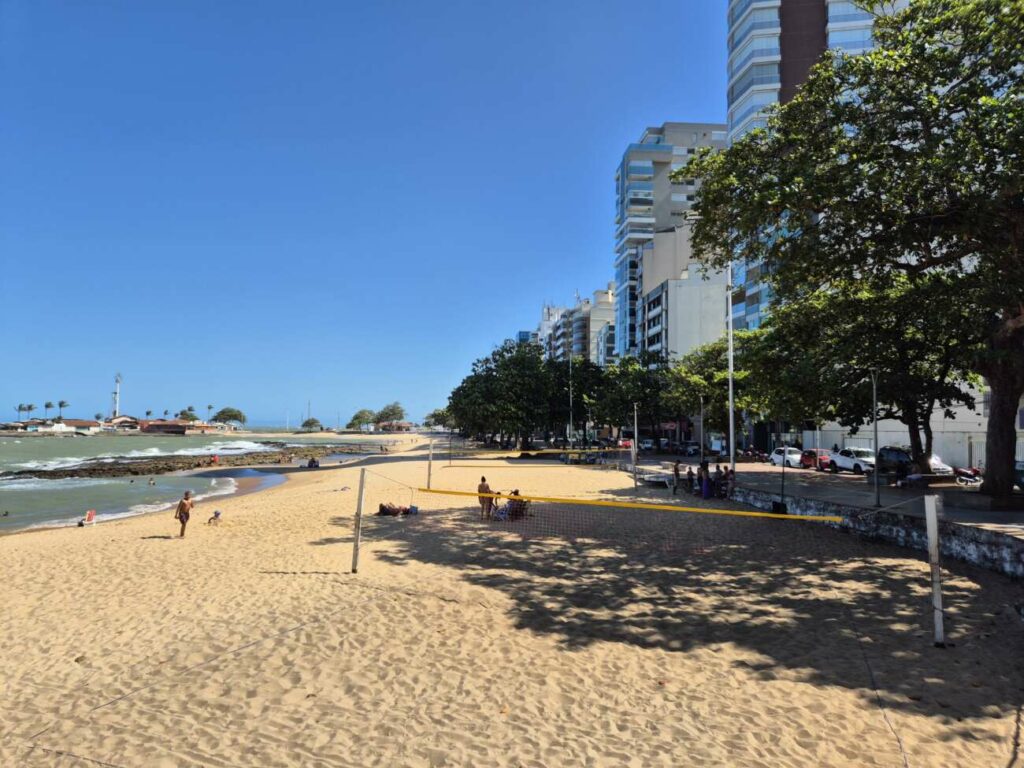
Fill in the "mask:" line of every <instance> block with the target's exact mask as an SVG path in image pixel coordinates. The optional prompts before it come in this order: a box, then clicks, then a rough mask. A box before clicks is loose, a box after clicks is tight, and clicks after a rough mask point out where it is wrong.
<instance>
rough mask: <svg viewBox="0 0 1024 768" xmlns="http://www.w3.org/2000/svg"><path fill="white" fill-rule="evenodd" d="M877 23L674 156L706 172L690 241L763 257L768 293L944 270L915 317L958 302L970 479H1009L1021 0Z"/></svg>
mask: <svg viewBox="0 0 1024 768" xmlns="http://www.w3.org/2000/svg"><path fill="white" fill-rule="evenodd" d="M871 5H872V6H873V7H880V6H881V3H878V2H873V3H871ZM874 37H875V42H876V48H875V49H874V50H872V51H870V52H868V53H866V54H864V55H860V56H844V55H842V54H831V55H830V57H829V58H828V59H827V60H826V61H825V62H824V63H822V64H820V65H818V66H816V67H815V68H814V69H813V70H812V72H811V74H810V76H809V78H808V80H807V81H806V83H805V84H804V85H803V87H802V88H801V91H800V93H799V94H798V96H797V97H796V98H795V99H793V100H792V101H791V102H790V103H789V104H787V105H786V106H784V107H781V108H780V109H779V111H778V113H777V114H776V115H775V116H774V117H773V118H772V119H770V121H769V126H768V129H767V130H762V131H754V132H752V133H751V134H748V135H747V136H746V137H744V138H743V139H741V140H739V141H737V142H735V143H734V144H733V145H732V146H731V147H730V148H729V149H728V150H726V151H724V152H721V153H716V154H707V153H703V154H702V155H699V156H698V158H697V159H696V160H695V161H694V162H693V163H692V164H691V165H690V166H689V167H688V168H687V169H686V170H685V174H686V175H687V176H689V177H695V178H697V179H698V180H699V181H700V182H701V187H700V190H699V192H698V197H697V201H696V204H695V212H696V214H698V218H697V220H696V223H695V225H694V231H693V238H692V240H693V245H694V249H695V252H696V253H697V254H698V255H701V256H703V257H704V258H705V259H707V260H708V261H709V262H710V263H712V264H714V265H716V266H721V265H722V264H723V263H724V261H725V260H726V259H728V258H731V257H738V258H742V259H746V260H749V261H751V262H759V261H763V263H764V265H765V275H764V276H765V279H767V280H768V281H769V282H770V283H771V284H772V287H773V289H774V291H775V294H776V300H777V302H778V303H780V304H794V305H800V304H801V303H802V302H805V301H809V300H811V299H812V297H814V296H815V295H816V294H818V293H820V292H826V293H827V292H828V291H829V290H830V286H832V285H834V284H836V283H839V282H843V281H846V282H850V281H857V280H861V279H868V278H870V280H871V281H872V284H873V285H876V286H877V285H883V284H885V283H886V281H888V280H892V279H895V278H896V277H902V278H906V279H907V280H908V281H909V283H910V289H911V290H916V289H917V286H918V284H919V283H924V284H930V283H931V281H932V280H933V279H935V278H940V279H942V280H943V281H945V284H946V285H947V291H946V293H945V301H943V302H941V303H939V304H932V305H931V306H932V307H936V306H938V307H939V308H938V310H937V313H936V314H932V315H930V316H925V315H923V314H922V316H921V317H920V323H921V324H924V325H923V327H927V328H930V333H929V336H928V339H929V343H930V342H931V340H933V339H935V338H936V337H938V336H940V335H942V334H944V333H946V330H945V329H946V327H947V324H948V323H947V321H948V312H959V311H960V310H961V309H963V308H969V310H970V314H971V317H972V318H973V323H972V325H971V327H970V328H969V329H967V330H965V331H962V332H963V333H964V336H963V337H962V338H961V339H960V341H961V342H962V343H963V345H964V346H965V347H966V348H968V349H969V350H971V352H972V356H973V359H972V362H971V369H972V370H973V371H974V372H975V373H977V374H980V375H982V376H984V378H985V382H986V383H987V386H988V388H989V421H988V435H987V439H986V458H987V465H986V471H985V480H984V484H983V486H982V491H983V492H985V493H989V494H992V495H996V496H1004V495H1007V494H1009V493H1011V492H1012V487H1013V483H1014V478H1013V461H1014V449H1015V443H1016V431H1015V419H1016V415H1017V409H1018V407H1019V402H1020V398H1021V395H1022V394H1024V259H1022V258H1021V254H1022V253H1024V225H1022V223H1021V222H1022V208H1024V192H1022V186H1021V179H1022V178H1024V152H1022V151H1021V147H1022V145H1024V107H1022V104H1024V78H1022V77H1021V72H1020V68H1021V61H1022V51H1021V41H1022V40H1024V6H1022V3H1021V0H915V2H914V3H912V4H911V5H910V7H909V8H908V9H907V10H905V11H902V12H900V13H898V14H895V15H893V16H891V17H882V18H879V19H877V20H876V23H875V31H874ZM914 327H919V324H918V323H914ZM919 360H920V357H919V356H918V355H914V356H913V357H912V358H911V359H908V360H890V361H887V364H886V366H885V368H884V369H883V371H882V372H881V374H882V376H886V375H891V374H894V373H897V372H898V370H899V369H900V368H906V367H908V366H911V365H914V364H916V363H917V362H918V361H919ZM900 375H902V374H900Z"/></svg>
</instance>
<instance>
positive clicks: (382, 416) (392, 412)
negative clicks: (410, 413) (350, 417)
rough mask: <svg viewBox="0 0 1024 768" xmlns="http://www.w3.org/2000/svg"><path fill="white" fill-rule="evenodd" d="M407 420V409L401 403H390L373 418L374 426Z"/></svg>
mask: <svg viewBox="0 0 1024 768" xmlns="http://www.w3.org/2000/svg"><path fill="white" fill-rule="evenodd" d="M404 418H405V408H403V407H402V404H401V403H397V402H396V403H388V404H387V405H385V406H384V407H383V408H381V409H380V410H379V411H377V413H376V414H374V417H373V423H374V424H385V423H387V422H389V421H401V420H402V419H404Z"/></svg>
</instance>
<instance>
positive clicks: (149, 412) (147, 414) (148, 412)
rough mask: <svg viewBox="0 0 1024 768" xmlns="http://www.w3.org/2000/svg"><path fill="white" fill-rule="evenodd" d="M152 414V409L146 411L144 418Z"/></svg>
mask: <svg viewBox="0 0 1024 768" xmlns="http://www.w3.org/2000/svg"><path fill="white" fill-rule="evenodd" d="M152 415H153V412H152V411H146V418H147V419H148V418H149V417H150V416H152Z"/></svg>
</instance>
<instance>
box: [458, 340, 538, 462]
mask: <svg viewBox="0 0 1024 768" xmlns="http://www.w3.org/2000/svg"><path fill="white" fill-rule="evenodd" d="M548 386H549V382H548V377H547V375H546V370H545V367H544V359H543V354H542V351H541V348H540V346H539V345H538V344H533V343H523V344H519V343H516V342H512V341H508V342H506V343H505V344H503V345H502V346H500V347H498V348H497V349H495V350H494V351H493V352H492V353H491V354H490V355H489V356H488V357H484V358H481V359H479V360H477V361H476V362H474V363H473V370H472V372H471V373H470V375H469V376H467V377H466V378H465V379H463V380H462V382H461V383H460V384H459V386H457V387H456V388H455V390H454V391H453V392H452V394H451V396H450V397H449V399H448V411H449V413H450V415H451V417H452V419H453V423H454V424H455V425H456V426H457V427H458V428H459V429H460V430H462V431H463V432H464V433H465V434H476V435H482V436H484V437H490V436H493V435H495V434H502V435H506V436H509V437H517V438H518V439H519V440H520V441H521V443H522V445H523V446H524V447H526V445H527V444H528V442H529V438H530V435H531V434H532V433H533V430H535V429H537V428H539V427H541V426H543V425H544V424H545V422H546V419H547V415H548V414H547V407H546V406H547V395H548Z"/></svg>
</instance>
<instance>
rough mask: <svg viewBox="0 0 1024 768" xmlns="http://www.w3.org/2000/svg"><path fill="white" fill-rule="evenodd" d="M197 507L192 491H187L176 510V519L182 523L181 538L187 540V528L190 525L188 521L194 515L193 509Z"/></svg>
mask: <svg viewBox="0 0 1024 768" xmlns="http://www.w3.org/2000/svg"><path fill="white" fill-rule="evenodd" d="M195 505H196V503H195V502H194V501H192V491H185V495H184V496H183V497H182V499H181V501H179V502H178V508H177V509H176V510H174V519H175V520H177V521H179V522H180V523H181V536H180V537H179V538H182V539H183V538H185V526H186V525H188V519H189V517H190V516H191V515H192V509H193V507H195Z"/></svg>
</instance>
